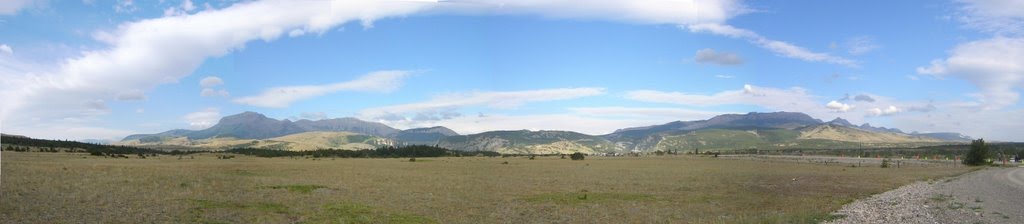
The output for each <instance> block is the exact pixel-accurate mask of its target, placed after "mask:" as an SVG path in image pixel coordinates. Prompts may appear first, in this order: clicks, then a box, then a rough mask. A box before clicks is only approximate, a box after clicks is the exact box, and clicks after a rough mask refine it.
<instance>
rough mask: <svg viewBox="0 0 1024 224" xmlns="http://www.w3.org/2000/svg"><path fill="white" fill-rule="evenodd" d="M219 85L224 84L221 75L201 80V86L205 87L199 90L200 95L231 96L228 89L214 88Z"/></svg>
mask: <svg viewBox="0 0 1024 224" xmlns="http://www.w3.org/2000/svg"><path fill="white" fill-rule="evenodd" d="M219 85H224V80H223V79H221V78H220V77H217V76H207V77H205V78H203V79H202V80H199V86H201V87H203V90H202V91H200V92H199V95H200V96H204V97H208V96H220V97H228V96H231V94H229V93H228V91H227V90H224V89H220V90H217V89H214V88H213V87H216V86H219Z"/></svg>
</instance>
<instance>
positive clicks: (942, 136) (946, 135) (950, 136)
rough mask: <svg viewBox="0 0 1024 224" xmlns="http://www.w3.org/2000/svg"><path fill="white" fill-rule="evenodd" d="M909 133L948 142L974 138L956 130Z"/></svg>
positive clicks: (968, 140)
mask: <svg viewBox="0 0 1024 224" xmlns="http://www.w3.org/2000/svg"><path fill="white" fill-rule="evenodd" d="M910 135H913V136H919V137H927V138H933V139H938V140H943V141H949V142H970V141H971V140H974V139H973V138H971V136H966V135H963V134H960V133H956V132H936V133H912V134H910Z"/></svg>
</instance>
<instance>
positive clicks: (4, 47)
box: [0, 44, 14, 54]
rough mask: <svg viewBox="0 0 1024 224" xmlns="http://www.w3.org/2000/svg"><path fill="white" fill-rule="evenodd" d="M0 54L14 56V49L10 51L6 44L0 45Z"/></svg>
mask: <svg viewBox="0 0 1024 224" xmlns="http://www.w3.org/2000/svg"><path fill="white" fill-rule="evenodd" d="M0 53H5V54H14V49H11V46H8V45H6V44H0Z"/></svg>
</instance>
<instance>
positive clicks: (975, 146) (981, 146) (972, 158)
mask: <svg viewBox="0 0 1024 224" xmlns="http://www.w3.org/2000/svg"><path fill="white" fill-rule="evenodd" d="M986 159H988V145H987V144H985V140H984V139H978V140H974V141H971V151H968V152H967V156H964V161H963V163H964V165H969V166H979V165H985V164H987V163H989V162H988V161H986Z"/></svg>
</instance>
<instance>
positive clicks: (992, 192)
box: [826, 167, 1024, 223]
mask: <svg viewBox="0 0 1024 224" xmlns="http://www.w3.org/2000/svg"><path fill="white" fill-rule="evenodd" d="M834 215H836V216H840V217H845V218H840V219H837V220H833V221H832V222H826V223H1024V168H1019V167H1016V168H987V169H983V170H978V171H975V172H971V173H968V174H964V175H960V176H957V177H950V178H946V179H942V180H937V181H928V182H925V181H922V182H916V183H913V184H910V185H906V186H903V187H900V188H898V189H895V190H892V191H888V192H885V193H882V194H878V195H874V196H872V197H870V198H866V199H862V200H858V201H856V202H853V203H850V204H847V205H846V206H843V208H842V209H840V210H839V211H836V212H835V213H834Z"/></svg>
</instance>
